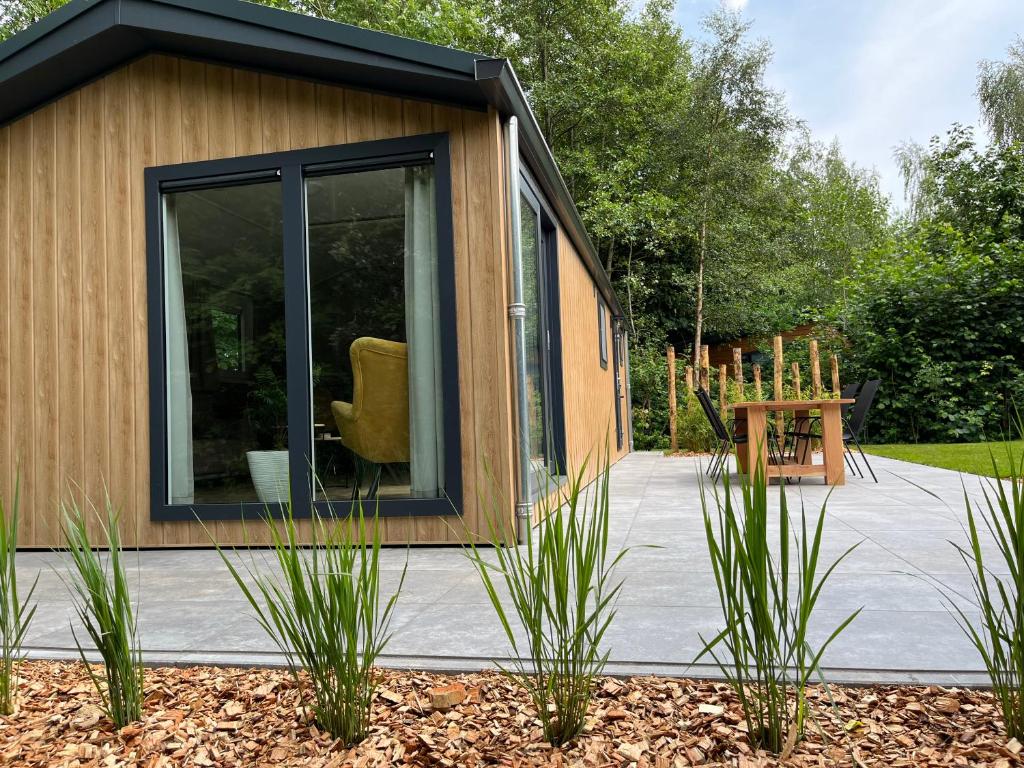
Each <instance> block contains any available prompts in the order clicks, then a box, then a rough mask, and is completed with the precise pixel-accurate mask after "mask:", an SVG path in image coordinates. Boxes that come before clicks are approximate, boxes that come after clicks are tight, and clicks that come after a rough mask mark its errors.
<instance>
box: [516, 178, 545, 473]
mask: <svg viewBox="0 0 1024 768" xmlns="http://www.w3.org/2000/svg"><path fill="white" fill-rule="evenodd" d="M519 222H520V234H519V242H520V247H521V250H522V266H523V303H524V304H525V305H526V323H525V324H526V393H527V403H528V407H529V413H528V418H527V422H528V424H529V429H530V463H531V465H532V468H533V472H532V474H533V476H534V477H535V478H538V477H543V474H542V473H543V472H544V469H545V466H546V456H547V446H546V435H547V425H546V419H545V397H544V393H545V386H544V362H543V361H544V351H545V350H544V347H545V338H544V315H543V306H542V303H541V301H542V299H541V297H542V292H541V242H540V219H539V217H538V215H537V211H536V210H534V208H533V206H532V205H531V204H530V202H529V200H528V199H527V198H526V197H525V196H522V197H521V199H520V203H519Z"/></svg>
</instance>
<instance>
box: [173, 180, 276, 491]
mask: <svg viewBox="0 0 1024 768" xmlns="http://www.w3.org/2000/svg"><path fill="white" fill-rule="evenodd" d="M162 203H163V211H162V213H163V233H164V241H163V251H164V270H165V281H164V291H165V296H164V302H165V303H164V318H165V323H166V360H167V464H168V467H167V479H168V490H167V496H168V501H169V502H170V503H172V504H217V503H231V502H243V501H258V500H259V497H258V495H257V488H256V487H255V486H254V485H253V483H252V482H250V470H249V466H248V464H247V461H246V457H247V455H251V454H254V453H256V454H258V455H259V456H264V455H265V456H266V457H267V458H266V459H262V458H261V459H259V460H260V461H266V462H272V461H273V460H274V457H276V458H277V461H278V464H279V466H280V465H281V462H282V461H283V467H284V470H285V471H284V475H283V476H281V475H280V473H279V474H278V475H277V476H269V477H272V478H273V479H277V478H278V477H280V478H281V479H283V481H284V485H283V488H281V489H280V490H281V493H283V494H284V495H285V496H287V491H288V483H287V457H288V421H287V398H286V389H287V372H286V363H285V343H284V327H285V310H284V306H285V295H284V258H283V236H282V203H281V184H280V183H279V182H276V181H270V182H263V183H256V184H237V185H228V186H223V187H215V188H211V189H195V190H184V191H181V192H167V193H165V194H164V195H163V200H162ZM259 452H263V453H259ZM274 490H276V489H274V488H269V489H268V494H270V493H272V492H273V491H274Z"/></svg>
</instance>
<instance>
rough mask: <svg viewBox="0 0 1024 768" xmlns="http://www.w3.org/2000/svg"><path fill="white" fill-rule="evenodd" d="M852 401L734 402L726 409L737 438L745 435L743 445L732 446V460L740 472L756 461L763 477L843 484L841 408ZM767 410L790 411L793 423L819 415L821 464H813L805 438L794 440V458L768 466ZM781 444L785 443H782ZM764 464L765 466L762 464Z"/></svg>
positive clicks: (844, 480)
mask: <svg viewBox="0 0 1024 768" xmlns="http://www.w3.org/2000/svg"><path fill="white" fill-rule="evenodd" d="M853 402H854V401H853V400H764V401H755V402H747V403H735V404H733V405H731V406H730V408H732V409H733V414H734V417H735V420H736V423H735V430H736V434H737V435H743V434H745V435H747V440H746V441H745V442H737V444H736V461H737V464H738V465H739V468H740V471H741V472H743V473H748V474H749V471H750V467H753V466H755V462H758V461H760V463H761V467H762V469H764V470H765V476H766V477H768V478H772V477H823V478H825V484H826V485H843V484H845V483H846V464H845V461H844V459H843V451H844V447H843V419H842V412H841V407H842V406H843V405H849V404H850V403H853ZM768 411H792V412H793V417H794V420H795V421H800V420H801V419H803V420H804V423H805V424H806V423H807V419H809V418H810V416H811V411H820V412H821V447H822V454H823V456H824V463H822V464H815V463H814V452H813V451H812V450H810V445H807V442H808V441H807V440H806V439H801V440H798V441H797V445H796V447H795V448H796V449H795V450H794V451H793V454H794V458H792V459H785V458H784V460H783V463H782V464H769V463H768V455H769V454H768ZM783 442H785V441H783ZM766 464H767V465H768V466H767V467H765V465H766Z"/></svg>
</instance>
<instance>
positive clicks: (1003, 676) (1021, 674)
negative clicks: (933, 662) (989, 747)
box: [944, 442, 1024, 739]
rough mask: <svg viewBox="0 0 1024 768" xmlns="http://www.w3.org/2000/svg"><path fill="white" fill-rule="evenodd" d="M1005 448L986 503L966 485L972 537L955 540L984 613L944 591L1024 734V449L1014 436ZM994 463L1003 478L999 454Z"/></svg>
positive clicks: (1018, 733)
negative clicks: (1005, 467) (990, 550)
mask: <svg viewBox="0 0 1024 768" xmlns="http://www.w3.org/2000/svg"><path fill="white" fill-rule="evenodd" d="M1005 450H1006V452H1007V458H1008V460H1009V466H1010V469H1009V472H1004V473H1002V474H1004V475H1006V477H1003V478H1001V479H997V480H992V481H987V480H986V481H982V482H983V485H982V488H983V493H984V504H982V505H975V504H973V503H972V502H971V499H970V496H968V495H967V492H966V489H964V504H965V506H966V508H967V526H968V528H967V537H968V543H967V545H966V546H964V545H961V544H957V543H954V544H953V546H954V547H956V550H957V552H959V553H960V557H961V558H963V561H964V565H965V566H966V567H967V569H968V570H969V571H970V572H971V580H972V582H973V587H974V598H975V603H976V607H977V608H978V609H979V610H980V614H981V616H980V619H976V618H973V617H968V616H967V614H966V613H965V612H964V611H963V609H962V608H961V607H960V605H959V604H958V603H956V602H955V601H954V599H953V596H952V595H950V593H949V590H944V592H945V593H946V595H947V598H948V599H947V602H948V605H949V607H950V610H951V612H952V613H953V615H954V617H955V618H956V620H957V623H958V624H959V625H960V628H961V629H962V630H963V631H964V633H965V634H966V635H967V637H968V638H969V639H970V641H971V642H972V643H973V644H974V646H975V647H976V648H977V649H978V652H979V653H980V654H981V658H982V660H983V661H984V664H985V670H986V671H987V672H988V676H989V679H990V680H991V681H992V690H993V692H994V693H995V696H996V699H997V700H998V701H999V705H1000V707H1001V708H1002V711H1003V722H1004V723H1005V724H1006V732H1007V735H1009V736H1011V737H1013V738H1016V739H1024V697H1022V696H1021V681H1022V680H1024V453H1022V454H1021V455H1020V456H1017V455H1015V453H1014V449H1013V445H1012V444H1011V443H1009V442H1007V443H1006V446H1005ZM992 469H993V474H994V475H995V476H996V477H997V478H998V477H999V475H1000V472H999V467H998V464H997V462H996V460H995V456H994V455H993V456H992ZM979 523H980V524H982V525H983V526H984V529H985V530H987V532H988V536H987V537H986V538H990V539H991V542H992V543H994V544H995V547H996V553H995V555H994V558H995V560H996V561H997V562H996V564H995V565H993V563H992V561H991V560H987V558H989V557H990V555H988V554H986V547H985V546H984V545H983V543H982V534H981V533H980V526H979ZM999 566H1005V568H1006V571H1007V575H1005V576H1001V575H998V574H996V573H995V572H994V569H995V568H998V567H999Z"/></svg>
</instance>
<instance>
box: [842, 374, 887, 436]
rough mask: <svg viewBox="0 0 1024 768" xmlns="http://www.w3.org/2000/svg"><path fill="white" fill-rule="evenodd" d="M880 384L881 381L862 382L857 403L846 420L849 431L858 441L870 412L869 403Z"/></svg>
mask: <svg viewBox="0 0 1024 768" xmlns="http://www.w3.org/2000/svg"><path fill="white" fill-rule="evenodd" d="M881 383H882V381H881V379H872V380H871V381H866V382H864V386H863V387H861V388H860V394H858V395H857V402H855V403H854V404H853V410H852V411H851V412H850V418H849V419H847V422H846V423H847V426H849V428H850V431H851V432H852V433H853V434H854V436H855V437H857V438H858V439H859V438H860V431H861V430H862V429H864V422H865V421H866V420H867V417H868V411H869V410H871V403H873V402H874V400H875V395H876V394H877V393H878V387H879V386H880V385H881Z"/></svg>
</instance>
